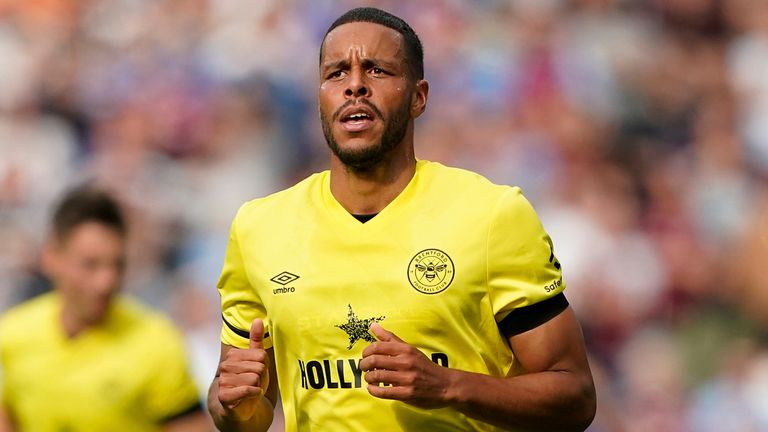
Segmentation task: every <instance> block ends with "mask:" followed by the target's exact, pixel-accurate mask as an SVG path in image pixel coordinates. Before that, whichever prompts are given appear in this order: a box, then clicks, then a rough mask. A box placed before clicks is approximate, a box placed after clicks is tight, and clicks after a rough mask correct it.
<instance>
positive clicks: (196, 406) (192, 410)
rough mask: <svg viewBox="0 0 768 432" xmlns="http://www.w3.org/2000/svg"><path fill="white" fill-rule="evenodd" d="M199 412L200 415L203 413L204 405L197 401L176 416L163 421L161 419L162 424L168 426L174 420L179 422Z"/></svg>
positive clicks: (164, 418)
mask: <svg viewBox="0 0 768 432" xmlns="http://www.w3.org/2000/svg"><path fill="white" fill-rule="evenodd" d="M199 412H200V413H201V412H203V404H202V403H201V402H200V401H195V402H194V403H193V404H192V405H190V406H189V407H187V408H185V409H183V410H181V411H179V412H177V413H176V414H171V415H169V416H166V417H163V418H162V419H160V424H167V423H170V422H172V421H174V420H178V419H180V418H182V417H186V416H188V415H192V414H197V413H199Z"/></svg>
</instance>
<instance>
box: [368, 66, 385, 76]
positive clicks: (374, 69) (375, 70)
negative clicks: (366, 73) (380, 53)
mask: <svg viewBox="0 0 768 432" xmlns="http://www.w3.org/2000/svg"><path fill="white" fill-rule="evenodd" d="M371 73H372V74H374V75H384V74H386V71H384V69H382V68H380V67H372V68H371Z"/></svg>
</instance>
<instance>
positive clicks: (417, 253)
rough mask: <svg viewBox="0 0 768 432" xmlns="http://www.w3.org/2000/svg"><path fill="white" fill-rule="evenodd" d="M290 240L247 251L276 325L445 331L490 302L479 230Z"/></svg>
mask: <svg viewBox="0 0 768 432" xmlns="http://www.w3.org/2000/svg"><path fill="white" fill-rule="evenodd" d="M283 240H284V242H282V243H281V244H279V245H275V244H273V246H274V247H271V248H268V249H269V250H266V248H265V249H264V250H254V249H251V250H250V252H249V253H246V254H245V256H244V258H245V260H246V262H247V263H248V264H247V265H248V266H249V267H250V270H251V271H250V272H249V276H250V277H251V285H252V286H253V287H254V288H255V289H256V290H257V291H258V293H259V296H260V298H261V300H262V301H263V302H264V304H265V306H266V308H267V311H268V315H269V316H270V320H272V323H273V325H277V326H278V327H280V326H281V325H282V326H285V325H290V328H291V331H292V332H298V333H299V334H304V333H312V334H314V335H319V334H322V335H325V336H327V337H328V338H331V339H332V338H333V337H334V336H336V337H339V338H341V340H342V342H345V343H346V342H348V340H347V339H349V340H353V339H355V334H360V335H361V337H364V336H365V334H367V332H363V331H362V329H363V328H367V326H369V325H370V323H371V322H374V321H377V322H380V323H381V324H382V325H384V326H387V325H389V326H390V327H393V326H394V327H396V328H398V327H399V328H405V327H408V326H409V325H413V324H415V323H418V327H419V328H420V329H422V331H424V332H430V331H435V332H439V331H442V330H441V329H442V328H444V327H445V322H446V320H448V319H457V320H461V319H463V317H466V318H467V319H473V317H475V316H477V315H478V314H479V312H478V309H479V308H481V307H485V306H484V305H485V303H484V302H485V298H486V296H487V287H486V253H485V251H486V247H485V241H486V238H485V236H483V235H481V233H479V232H478V233H473V232H471V230H467V231H465V232H444V231H442V230H440V229H438V228H434V227H429V226H426V227H423V226H408V227H404V228H403V229H398V230H391V231H388V232H385V233H376V235H371V236H364V235H358V236H352V235H349V236H346V235H342V234H340V233H339V232H334V231H329V232H328V231H326V232H313V233H311V234H303V235H301V234H297V235H293V234H285V237H284V239H283ZM245 250H246V251H248V248H247V247H246V249H245ZM358 327H359V328H358ZM318 332H319V333H318Z"/></svg>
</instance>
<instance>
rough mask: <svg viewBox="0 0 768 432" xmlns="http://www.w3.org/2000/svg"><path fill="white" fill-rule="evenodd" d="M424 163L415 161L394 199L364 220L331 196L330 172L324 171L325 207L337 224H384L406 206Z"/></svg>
mask: <svg viewBox="0 0 768 432" xmlns="http://www.w3.org/2000/svg"><path fill="white" fill-rule="evenodd" d="M424 163H425V162H424V161H420V160H417V161H416V170H415V171H414V174H413V177H411V179H410V180H409V181H408V184H407V185H406V186H405V188H404V189H403V190H402V191H400V193H399V194H398V195H397V196H396V197H395V199H393V200H392V201H391V202H390V203H389V204H387V205H386V206H385V207H384V208H383V209H382V210H381V211H380V212H378V213H377V214H376V217H374V218H371V219H369V220H368V221H366V222H361V221H360V220H358V219H357V218H356V217H355V216H354V215H353V214H351V213H350V212H348V211H347V209H345V208H344V206H342V205H341V203H340V202H339V201H338V200H336V197H335V196H333V193H332V192H331V172H330V171H326V172H325V176H324V178H323V182H322V183H323V184H322V188H323V189H322V196H323V203H324V205H325V208H326V209H328V211H329V212H330V213H331V214H332V216H333V217H334V219H336V220H337V221H338V223H339V224H344V225H346V226H351V227H358V228H359V227H363V228H365V227H375V226H378V225H381V224H384V223H386V221H387V220H389V219H391V218H392V217H393V215H395V214H397V213H400V212H401V211H402V210H403V208H404V207H406V205H407V203H408V202H410V199H409V197H411V196H412V195H414V193H415V191H416V189H417V184H418V180H419V171H421V169H422V167H423V165H424Z"/></svg>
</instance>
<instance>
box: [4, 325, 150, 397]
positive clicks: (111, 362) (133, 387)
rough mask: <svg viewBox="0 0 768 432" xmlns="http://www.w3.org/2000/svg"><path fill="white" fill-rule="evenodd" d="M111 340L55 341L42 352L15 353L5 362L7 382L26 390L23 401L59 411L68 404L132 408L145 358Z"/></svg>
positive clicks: (142, 380) (138, 395)
mask: <svg viewBox="0 0 768 432" xmlns="http://www.w3.org/2000/svg"><path fill="white" fill-rule="evenodd" d="M114 342H115V341H112V342H109V341H101V340H78V341H66V342H62V341H58V342H53V343H52V344H51V345H48V346H46V349H45V352H35V351H34V350H32V349H29V350H20V351H19V352H18V353H17V354H16V355H15V356H14V357H13V359H12V362H11V363H10V364H9V369H10V370H9V371H8V380H9V381H11V380H12V381H13V384H14V385H16V386H19V388H23V389H25V390H24V392H23V394H22V397H29V398H31V399H34V398H41V397H42V398H43V400H54V401H56V403H55V405H56V407H59V408H61V409H63V410H67V409H70V408H68V407H69V406H70V404H75V405H84V404H85V405H87V406H88V407H89V410H95V409H107V410H110V409H114V407H116V406H125V405H131V404H134V403H136V402H137V400H138V399H139V398H140V397H141V394H140V393H141V388H142V386H143V385H144V384H143V383H144V381H145V380H146V378H145V377H146V374H145V373H144V370H143V369H142V368H141V367H137V366H139V365H141V364H146V362H147V359H145V358H139V357H140V356H138V357H137V352H136V351H135V350H126V349H125V347H123V346H120V344H116V343H114ZM100 407H101V408H100Z"/></svg>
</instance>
